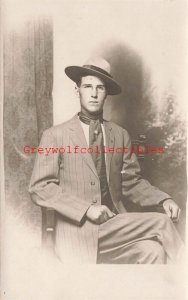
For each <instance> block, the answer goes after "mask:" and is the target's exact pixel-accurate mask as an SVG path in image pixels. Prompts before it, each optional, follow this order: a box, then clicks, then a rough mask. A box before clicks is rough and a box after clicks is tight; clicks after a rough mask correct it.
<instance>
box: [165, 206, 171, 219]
mask: <svg viewBox="0 0 188 300" xmlns="http://www.w3.org/2000/svg"><path fill="white" fill-rule="evenodd" d="M165 211H166V214H167V216H168V217H169V218H171V217H172V213H171V210H170V207H167V208H166V209H165Z"/></svg>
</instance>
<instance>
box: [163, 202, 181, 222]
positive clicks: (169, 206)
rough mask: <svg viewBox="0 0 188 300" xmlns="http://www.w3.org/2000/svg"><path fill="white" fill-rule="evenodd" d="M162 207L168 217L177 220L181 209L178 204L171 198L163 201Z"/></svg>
mask: <svg viewBox="0 0 188 300" xmlns="http://www.w3.org/2000/svg"><path fill="white" fill-rule="evenodd" d="M163 207H164V210H165V212H166V214H167V215H168V216H169V218H171V219H172V221H173V222H178V219H179V215H180V211H181V210H180V208H179V206H178V205H177V204H176V203H175V202H174V201H173V200H172V199H167V200H165V201H164V202H163Z"/></svg>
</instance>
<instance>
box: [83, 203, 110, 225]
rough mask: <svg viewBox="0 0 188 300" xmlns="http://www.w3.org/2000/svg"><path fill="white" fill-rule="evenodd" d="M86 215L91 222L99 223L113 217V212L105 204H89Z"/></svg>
mask: <svg viewBox="0 0 188 300" xmlns="http://www.w3.org/2000/svg"><path fill="white" fill-rule="evenodd" d="M86 216H87V218H88V219H89V220H91V221H92V222H94V223H96V224H98V225H100V224H102V223H104V222H106V221H108V220H109V219H111V218H112V217H114V216H115V214H114V213H113V212H111V210H110V209H109V208H108V207H107V206H105V205H91V206H90V207H89V209H88V211H87V213H86Z"/></svg>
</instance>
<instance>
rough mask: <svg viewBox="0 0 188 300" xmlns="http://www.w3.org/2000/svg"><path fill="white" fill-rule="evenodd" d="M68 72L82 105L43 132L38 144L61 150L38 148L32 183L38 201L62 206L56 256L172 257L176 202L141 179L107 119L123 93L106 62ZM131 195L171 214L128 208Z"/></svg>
mask: <svg viewBox="0 0 188 300" xmlns="http://www.w3.org/2000/svg"><path fill="white" fill-rule="evenodd" d="M65 72H66V74H67V76H68V77H69V78H70V79H72V80H73V81H74V82H76V84H77V85H76V92H77V95H78V97H79V100H80V106H81V110H80V112H79V113H78V114H77V115H75V116H74V117H73V118H72V119H71V120H69V121H67V122H65V123H63V124H60V125H58V126H54V127H52V128H50V129H48V130H46V131H45V132H44V134H43V136H42V139H41V143H40V146H39V147H40V148H42V149H45V148H47V149H52V148H53V149H56V151H51V152H50V151H48V153H46V155H44V154H38V155H37V157H36V162H35V166H34V170H33V175H32V178H31V183H30V193H31V196H32V199H33V201H34V202H35V203H36V204H38V205H40V206H42V207H50V208H53V209H54V210H55V211H56V212H57V223H56V244H55V250H56V254H57V256H58V257H59V258H60V259H61V261H62V262H63V263H69V262H70V263H73V262H75V263H96V262H98V263H129V264H131V263H132V264H145V263H148V264H150V263H165V262H166V261H172V262H175V261H176V260H178V259H179V257H180V256H181V252H182V249H183V244H182V241H181V239H180V237H179V235H178V233H177V231H176V229H175V227H174V225H173V223H172V221H177V220H178V218H179V213H180V209H179V207H178V206H177V205H176V203H175V202H174V201H173V200H172V199H171V197H170V196H169V195H168V194H166V193H164V192H162V191H160V190H159V189H157V188H156V187H154V186H152V185H150V184H149V182H148V181H147V180H144V179H143V178H141V176H140V167H139V164H138V162H137V158H136V156H135V154H134V153H131V141H130V138H129V135H128V133H127V131H126V130H125V129H123V128H121V127H120V126H118V125H116V124H114V123H112V122H108V121H105V120H104V119H103V106H104V103H105V100H106V98H107V95H116V94H119V93H120V92H121V88H120V86H119V84H118V83H117V82H116V81H115V80H114V79H113V78H112V75H111V71H110V65H109V63H108V62H107V61H105V60H104V59H102V58H93V59H91V60H90V61H88V62H87V63H86V64H85V65H84V66H83V67H78V66H70V67H67V68H66V69H65ZM117 149H119V150H118V151H117ZM120 149H121V151H120ZM130 202H132V203H134V204H136V205H137V206H138V207H140V208H141V210H142V211H144V209H145V210H146V211H148V210H149V209H150V210H152V207H157V206H158V205H162V206H163V208H164V211H165V212H166V214H162V213H157V212H130V213H129V212H127V209H126V206H127V204H128V203H130Z"/></svg>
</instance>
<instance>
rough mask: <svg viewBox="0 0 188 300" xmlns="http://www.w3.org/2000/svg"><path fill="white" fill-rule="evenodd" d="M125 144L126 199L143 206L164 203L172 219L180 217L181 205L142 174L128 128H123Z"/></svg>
mask: <svg viewBox="0 0 188 300" xmlns="http://www.w3.org/2000/svg"><path fill="white" fill-rule="evenodd" d="M123 134H124V145H125V147H127V148H128V151H127V153H125V154H124V157H123V168H122V172H121V173H122V193H123V195H124V196H125V199H126V201H130V202H132V203H134V204H137V205H139V206H140V207H142V208H144V207H145V208H146V207H151V206H156V205H160V204H162V206H163V208H164V210H165V212H166V213H167V214H168V215H169V217H171V218H172V219H177V218H178V217H179V211H180V210H179V207H178V206H177V204H176V203H175V202H174V201H173V200H172V199H171V197H170V196H169V195H168V194H166V193H164V192H162V191H161V190H159V189H158V188H157V187H155V186H152V185H151V184H150V183H149V182H148V181H147V180H146V179H143V178H142V176H141V170H140V166H139V163H138V160H137V157H136V155H135V154H134V153H131V148H132V146H131V140H130V137H129V135H128V133H127V131H126V130H123Z"/></svg>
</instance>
